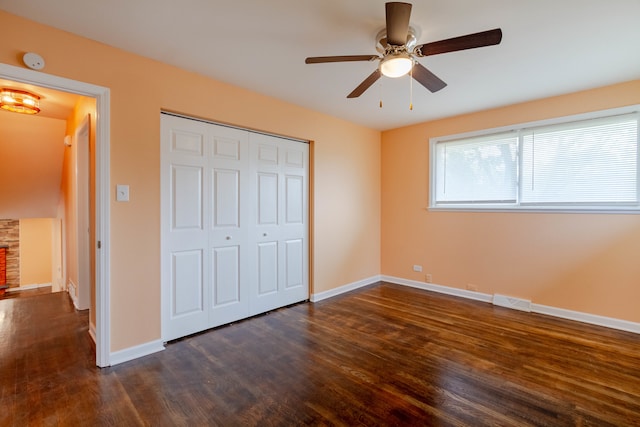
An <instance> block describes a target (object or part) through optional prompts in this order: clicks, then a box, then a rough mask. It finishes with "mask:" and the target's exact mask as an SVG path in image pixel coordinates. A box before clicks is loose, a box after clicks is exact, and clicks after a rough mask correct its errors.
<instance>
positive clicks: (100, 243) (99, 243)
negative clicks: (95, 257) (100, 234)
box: [98, 240, 102, 249]
mask: <svg viewBox="0 0 640 427" xmlns="http://www.w3.org/2000/svg"><path fill="white" fill-rule="evenodd" d="M100 248H102V242H100V240H98V249H100Z"/></svg>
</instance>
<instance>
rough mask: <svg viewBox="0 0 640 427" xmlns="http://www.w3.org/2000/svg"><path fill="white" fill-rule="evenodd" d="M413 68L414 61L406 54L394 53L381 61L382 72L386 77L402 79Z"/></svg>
mask: <svg viewBox="0 0 640 427" xmlns="http://www.w3.org/2000/svg"><path fill="white" fill-rule="evenodd" d="M411 68H413V60H412V59H411V56H409V54H408V53H406V52H401V53H392V54H389V55H387V56H386V57H384V59H382V61H380V72H381V73H382V75H384V76H386V77H393V78H396V77H402V76H404V75H406V74H407V73H408V72H409V71H411Z"/></svg>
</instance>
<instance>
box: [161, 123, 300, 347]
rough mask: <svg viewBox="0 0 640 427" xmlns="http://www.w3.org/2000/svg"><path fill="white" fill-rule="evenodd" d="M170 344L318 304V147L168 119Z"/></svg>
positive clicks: (165, 276) (164, 248) (166, 297)
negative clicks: (311, 208)
mask: <svg viewBox="0 0 640 427" xmlns="http://www.w3.org/2000/svg"><path fill="white" fill-rule="evenodd" d="M161 135H162V136H161V164H162V172H161V206H162V208H161V209H162V215H161V217H162V218H161V227H162V244H161V258H162V272H161V276H162V277H161V280H162V337H163V340H165V341H168V340H172V339H176V338H179V337H182V336H185V335H189V334H192V333H195V332H199V331H202V330H205V329H209V328H212V327H215V326H219V325H223V324H225V323H230V322H233V321H236V320H239V319H243V318H246V317H249V316H253V315H255V314H259V313H263V312H265V311H269V310H272V309H275V308H278V307H282V306H286V305H289V304H293V303H296V302H300V301H304V300H305V299H307V298H308V297H309V283H308V276H309V271H308V265H309V261H308V258H309V250H308V247H309V242H308V170H309V146H308V144H306V143H303V142H297V141H292V140H288V139H284V138H278V137H274V136H269V135H263V134H259V133H253V132H249V131H246V130H241V129H236V128H230V127H226V126H220V125H216V124H212V123H206V122H202V121H197V120H192V119H187V118H183V117H177V116H172V115H168V114H162V115H161Z"/></svg>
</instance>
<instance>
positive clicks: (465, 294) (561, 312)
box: [381, 276, 640, 334]
mask: <svg viewBox="0 0 640 427" xmlns="http://www.w3.org/2000/svg"><path fill="white" fill-rule="evenodd" d="M381 280H383V281H385V282H389V283H395V284H397V285H405V286H411V287H413V288H419V289H424V290H427V291H433V292H439V293H441V294H447V295H453V296H457V297H462V298H468V299H472V300H476V301H482V302H488V303H492V301H493V296H492V295H489V294H485V293H482V292H473V291H467V290H464V289H458V288H450V287H448V286H442V285H436V284H433V283H423V282H418V281H415V280H408V279H402V278H399V277H392V276H382V279H381ZM531 312H532V313H538V314H546V315H547V316H553V317H558V318H561V319H567V320H574V321H577V322H582V323H588V324H591V325H596V326H604V327H605V328H611V329H617V330H620V331H626V332H633V333H636V334H640V323H634V322H629V321H627V320H621V319H614V318H611V317H605V316H598V315H596V314H589V313H583V312H579V311H572V310H567V309H564V308H557V307H550V306H546V305H541V304H533V303H531Z"/></svg>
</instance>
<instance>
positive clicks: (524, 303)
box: [493, 294, 531, 311]
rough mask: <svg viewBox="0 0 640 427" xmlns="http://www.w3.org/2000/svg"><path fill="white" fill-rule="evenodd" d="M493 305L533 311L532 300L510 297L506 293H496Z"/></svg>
mask: <svg viewBox="0 0 640 427" xmlns="http://www.w3.org/2000/svg"><path fill="white" fill-rule="evenodd" d="M493 305H499V306H500V307H507V308H513V309H514V310H520V311H531V301H529V300H526V299H521V298H514V297H508V296H506V295H500V294H494V295H493Z"/></svg>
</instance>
